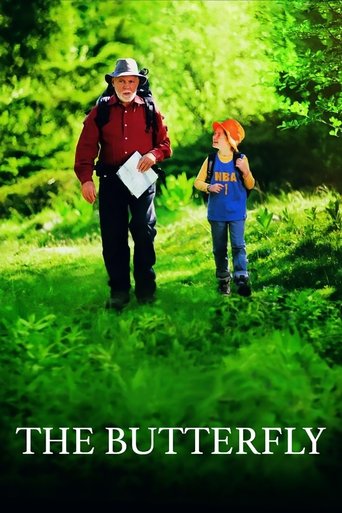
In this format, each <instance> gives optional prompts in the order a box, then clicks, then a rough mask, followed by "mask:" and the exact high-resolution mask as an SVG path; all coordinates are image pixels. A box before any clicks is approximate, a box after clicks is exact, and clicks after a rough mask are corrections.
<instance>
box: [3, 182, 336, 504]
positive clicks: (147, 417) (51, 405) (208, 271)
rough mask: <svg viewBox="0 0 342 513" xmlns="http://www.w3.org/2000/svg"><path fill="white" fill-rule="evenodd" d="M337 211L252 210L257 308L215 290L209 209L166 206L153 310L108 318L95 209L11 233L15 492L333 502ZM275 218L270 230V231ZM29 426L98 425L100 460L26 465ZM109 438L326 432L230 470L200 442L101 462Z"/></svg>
mask: <svg viewBox="0 0 342 513" xmlns="http://www.w3.org/2000/svg"><path fill="white" fill-rule="evenodd" d="M335 199H336V194H335V193H334V192H333V191H329V190H327V189H322V190H320V191H318V192H316V193H315V194H303V193H299V192H294V193H291V194H286V195H285V194H283V195H282V196H280V197H275V196H271V197H269V198H267V200H266V201H265V202H264V203H263V204H258V203H257V204H255V205H253V204H251V206H250V211H249V216H248V221H247V232H246V239H247V249H248V253H249V268H250V272H251V278H252V283H253V295H252V296H251V298H241V297H239V296H238V295H237V294H236V291H235V290H233V293H232V295H231V297H229V298H222V297H220V296H219V295H218V294H217V292H216V283H215V277H214V267H213V258H212V254H211V242H210V231H209V227H208V223H207V221H206V211H205V207H204V206H198V205H197V206H195V205H191V204H189V205H188V206H187V207H184V208H183V209H182V210H180V211H174V212H168V211H165V210H163V209H162V208H161V207H160V208H159V211H158V217H159V223H158V235H157V238H156V251H157V257H158V260H157V264H156V266H155V270H156V273H157V276H158V299H157V302H156V303H155V304H153V305H149V306H141V305H139V304H138V303H137V302H136V301H135V299H134V297H132V301H131V303H130V305H129V307H128V308H126V309H125V310H124V311H123V312H122V313H121V314H117V313H115V312H108V311H106V310H105V309H104V308H103V306H104V303H105V300H106V298H107V293H108V291H107V285H106V280H107V278H106V275H105V271H104V266H103V262H102V257H101V244H100V238H99V234H98V228H97V213H96V209H95V211H93V209H92V208H91V207H89V206H88V205H86V204H85V203H81V202H79V199H78V198H76V197H75V198H72V200H71V203H70V204H68V203H66V204H62V202H61V201H57V200H56V203H55V209H54V211H52V210H51V209H50V210H48V209H46V210H43V211H41V212H39V213H37V214H35V215H33V216H31V217H30V218H26V219H24V218H21V217H20V215H19V214H16V215H14V216H12V217H11V218H9V219H8V220H7V221H6V222H4V223H3V225H2V228H1V230H0V240H2V243H1V254H2V259H1V264H0V267H1V278H0V299H1V316H0V334H1V338H2V344H1V349H0V351H1V353H0V361H1V368H2V371H1V387H0V390H1V391H0V394H1V405H2V406H1V411H2V421H3V422H2V426H3V427H2V428H1V430H0V432H1V435H2V443H3V445H4V446H5V447H6V450H5V451H4V454H3V457H4V463H5V466H6V475H7V478H6V479H4V482H5V484H6V486H7V490H12V488H13V490H16V489H21V488H22V489H24V490H25V493H27V494H30V493H31V494H32V495H33V496H34V495H35V494H37V493H38V492H37V489H38V488H39V493H40V494H41V493H45V494H46V495H47V496H49V494H50V495H52V496H53V495H56V496H58V494H59V493H61V490H64V486H65V483H67V482H71V483H74V488H75V489H76V487H77V486H78V487H79V488H80V490H81V491H79V492H78V493H80V494H81V495H82V496H83V497H86V498H88V499H90V498H91V497H92V493H95V492H94V489H96V490H97V489H98V490H101V493H102V494H103V495H104V496H106V497H110V496H111V493H114V492H112V491H111V490H113V487H110V486H109V482H111V479H115V482H116V485H117V490H121V492H122V493H124V494H125V497H126V500H127V501H128V500H129V498H128V495H129V490H130V489H131V488H134V487H136V488H137V489H138V490H140V493H142V494H144V493H145V494H146V496H148V497H149V498H150V499H151V497H153V498H156V497H158V498H159V500H161V498H164V500H165V501H167V500H171V497H173V498H174V499H175V497H174V495H173V491H174V490H178V491H179V493H180V494H181V493H187V494H188V499H189V500H191V499H192V500H195V499H194V496H195V498H197V499H198V500H204V498H207V499H208V500H213V497H216V498H218V499H219V498H220V497H221V499H222V500H227V497H228V496H229V495H231V496H232V497H233V499H232V500H234V494H235V500H237V496H238V494H239V493H242V492H241V491H242V490H243V489H244V487H245V486H246V483H249V484H248V486H249V487H250V488H251V490H252V491H253V493H254V494H257V493H260V495H262V494H263V493H266V492H265V489H266V488H267V487H269V486H270V487H273V488H277V489H279V493H285V494H290V495H291V493H295V492H297V490H298V489H302V490H304V492H303V493H304V497H305V490H309V491H307V493H308V494H312V493H313V491H315V493H316V492H317V491H318V490H321V491H322V494H323V495H324V493H332V492H333V491H334V486H335V482H334V478H336V476H337V474H338V472H339V471H340V468H339V460H338V456H337V452H336V445H337V442H338V438H339V436H340V434H341V421H340V419H341V417H340V415H341V410H340V404H341V372H340V364H341V347H340V343H341V335H342V326H341V312H340V306H341V291H342V287H341V281H342V277H341V265H340V264H341V247H340V230H339V229H338V225H337V224H336V219H334V218H333V217H332V216H331V215H330V214H329V212H328V211H327V206H328V205H329V204H331V203H330V202H331V201H335ZM265 209H266V214H267V213H268V214H269V213H271V214H272V218H271V221H269V222H263V221H262V219H263V217H262V216H264V214H265V212H264V210H265ZM333 215H334V214H333ZM268 217H269V216H268ZM335 217H336V215H335ZM51 219H55V221H54V222H51V223H50V224H49V222H50V221H51ZM337 221H338V220H337ZM11 234H12V235H11ZM17 426H51V427H59V426H69V427H72V426H91V427H93V429H94V432H95V433H96V436H95V438H94V440H95V441H96V447H97V449H98V450H97V451H96V453H95V454H94V455H93V456H83V457H76V456H72V455H70V456H54V457H48V456H46V455H45V456H42V455H39V454H38V452H39V450H37V454H36V455H35V456H30V457H28V456H22V455H21V454H20V453H21V451H22V445H23V443H22V438H21V437H19V436H15V434H14V432H15V428H16V427H17ZM105 426H121V427H123V428H125V427H128V426H140V427H141V428H146V427H148V426H156V427H160V426H232V427H234V426H249V427H252V428H253V429H255V430H256V431H257V432H258V433H262V429H261V428H262V427H264V426H270V427H271V426H275V427H277V426H278V427H282V428H284V427H287V426H293V427H297V428H300V429H301V428H302V427H303V426H304V427H305V426H312V427H317V426H325V427H326V428H327V429H326V434H325V435H324V438H323V437H322V440H323V441H322V446H321V450H322V453H321V455H319V456H301V457H290V456H284V455H281V454H278V455H274V456H267V457H266V456H261V457H256V456H249V457H242V456H230V457H229V458H228V460H227V458H226V457H221V456H219V457H218V456H216V457H215V456H211V455H210V447H209V445H210V444H209V443H208V442H205V443H204V447H205V448H206V449H207V454H206V455H204V456H203V457H198V456H196V457H195V456H189V452H191V450H192V449H191V443H190V441H188V442H184V443H183V445H182V446H181V449H180V454H179V455H178V456H177V457H175V456H173V457H170V456H165V455H164V454H163V446H162V443H161V442H160V443H161V446H160V452H159V453H154V454H153V455H151V456H150V457H138V456H136V455H125V456H123V457H122V458H121V459H118V458H110V457H108V456H104V452H105V439H104V435H103V432H104V427H105ZM55 434H56V435H57V433H55ZM284 443H285V442H284V441H283V440H282V441H281V443H280V449H279V451H280V450H281V449H284ZM297 443H298V445H297V447H300V444H301V443H304V439H303V434H301V435H300V438H299V440H298V442H297ZM37 447H40V445H39V444H38V443H37ZM40 449H41V447H40ZM71 450H72V449H71ZM164 451H165V447H164ZM199 458H200V462H199ZM99 469H101V470H99ZM75 475H78V480H77V479H76V482H75ZM100 476H101V477H100ZM110 476H112V477H110ZM142 476H144V477H142ZM84 483H88V486H84ZM90 483H92V485H90ZM107 485H108V486H107ZM70 486H71V485H70ZM43 488H44V490H45V492H42V489H43ZM75 489H74V493H76V492H75ZM155 489H157V490H158V491H155ZM185 490H187V492H185ZM224 490H225V491H224ZM13 493H15V492H13ZM99 493H100V492H99ZM251 493H252V492H251ZM183 498H184V497H183ZM122 500H123V498H122ZM179 500H181V499H180V498H179Z"/></svg>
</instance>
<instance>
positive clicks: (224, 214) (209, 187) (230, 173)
mask: <svg viewBox="0 0 342 513" xmlns="http://www.w3.org/2000/svg"><path fill="white" fill-rule="evenodd" d="M213 130H214V135H213V144H212V145H213V148H217V149H218V152H217V154H216V156H215V161H214V163H213V172H212V173H211V178H210V181H209V180H208V176H207V170H208V157H207V158H206V159H205V161H204V162H203V164H202V167H201V169H200V171H199V173H198V175H197V178H196V180H195V183H194V185H195V187H196V189H198V190H200V191H203V192H207V193H208V194H209V199H208V221H209V223H210V225H211V234H212V241H213V254H214V258H215V265H216V277H217V279H218V289H219V292H220V293H221V294H224V295H229V294H230V281H231V274H230V271H229V260H228V230H229V238H230V244H231V250H232V257H233V269H234V275H233V277H234V282H235V284H236V286H237V291H238V293H239V294H240V295H242V296H250V294H251V287H250V283H249V277H248V271H247V254H246V243H245V238H244V232H245V220H246V217H247V190H250V189H253V187H254V184H255V180H254V178H253V175H252V173H251V171H250V169H249V164H248V159H247V157H246V156H245V155H243V154H241V153H239V154H238V144H239V143H240V142H241V141H242V140H243V139H244V137H245V131H244V129H243V128H242V126H241V125H240V123H239V122H238V121H236V120H235V119H226V120H225V121H222V123H221V122H218V121H215V122H214V123H213ZM234 154H236V156H237V157H238V158H237V159H236V162H235V163H234V160H235V159H234V158H233V157H234ZM207 180H208V181H207Z"/></svg>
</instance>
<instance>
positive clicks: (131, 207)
mask: <svg viewBox="0 0 342 513" xmlns="http://www.w3.org/2000/svg"><path fill="white" fill-rule="evenodd" d="M154 197H155V185H152V186H151V187H149V189H147V191H145V192H144V193H143V194H142V196H140V198H136V197H135V196H132V194H131V193H130V192H129V190H128V189H127V187H126V186H125V185H124V184H123V183H122V182H121V180H120V179H119V178H118V177H117V176H116V175H114V176H113V175H112V176H107V177H101V178H100V187H99V212H100V226H101V237H102V250H103V258H104V262H105V266H106V269H107V272H108V276H109V286H110V288H111V293H112V295H115V294H116V293H118V292H119V293H121V292H128V291H129V289H130V287H131V283H130V248H129V244H128V236H129V233H128V230H129V231H130V232H131V235H132V238H133V241H134V255H133V269H134V271H133V273H134V280H135V293H136V296H137V298H144V297H146V296H152V295H153V293H154V292H155V289H156V276H155V272H154V270H153V265H154V264H155V262H156V254H155V251H154V243H153V241H154V238H155V236H156V233H157V231H156V229H155V224H156V214H155V209H154V203H153V200H154Z"/></svg>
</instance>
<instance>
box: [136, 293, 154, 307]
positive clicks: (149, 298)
mask: <svg viewBox="0 0 342 513" xmlns="http://www.w3.org/2000/svg"><path fill="white" fill-rule="evenodd" d="M135 296H136V298H137V301H138V303H139V304H141V305H148V304H151V303H154V301H155V300H156V295H155V290H141V291H137V290H136V291H135Z"/></svg>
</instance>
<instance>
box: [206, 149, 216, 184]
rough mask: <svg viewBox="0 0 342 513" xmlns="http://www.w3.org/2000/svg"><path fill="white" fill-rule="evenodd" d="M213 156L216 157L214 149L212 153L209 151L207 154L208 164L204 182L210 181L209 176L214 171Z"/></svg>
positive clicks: (210, 176)
mask: <svg viewBox="0 0 342 513" xmlns="http://www.w3.org/2000/svg"><path fill="white" fill-rule="evenodd" d="M215 158H216V151H215V152H213V153H209V155H208V166H207V176H206V179H205V182H206V183H210V182H211V178H212V176H213V172H214V162H215Z"/></svg>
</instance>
